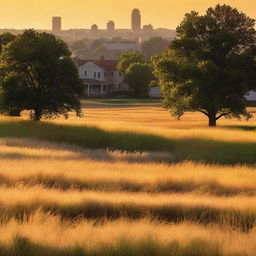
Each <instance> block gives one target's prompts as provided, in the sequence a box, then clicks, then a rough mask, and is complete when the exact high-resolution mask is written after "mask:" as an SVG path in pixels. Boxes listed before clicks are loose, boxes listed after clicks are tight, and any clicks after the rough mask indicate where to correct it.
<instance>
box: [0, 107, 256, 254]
mask: <svg viewBox="0 0 256 256" xmlns="http://www.w3.org/2000/svg"><path fill="white" fill-rule="evenodd" d="M250 110H251V112H255V111H256V110H255V108H251V109H250ZM26 118H27V113H24V116H23V117H22V118H21V119H26ZM1 120H16V119H13V118H6V117H1ZM17 120H19V119H17ZM51 122H53V123H55V124H56V123H57V124H69V125H74V126H95V127H98V128H102V129H103V130H107V131H129V132H134V133H142V134H156V135H161V136H162V137H163V138H171V139H176V138H177V139H181V140H182V139H194V138H199V139H211V140H216V141H226V142H237V143H239V145H240V144H241V145H242V143H252V144H251V145H250V147H248V148H247V149H246V150H247V151H249V150H250V149H251V147H252V146H253V145H254V143H255V142H256V136H255V131H256V119H255V118H253V119H252V120H250V121H249V122H246V121H244V120H242V121H237V120H221V121H220V122H219V127H217V128H213V129H209V128H208V127H207V120H206V119H205V118H204V116H202V115H200V114H198V113H187V114H186V115H185V116H184V117H183V118H182V119H181V121H179V122H178V121H176V120H174V119H173V118H172V117H171V116H170V115H169V114H168V112H167V111H166V110H163V109H161V108H160V107H159V106H157V105H154V104H151V105H146V104H144V105H140V106H132V105H127V106H126V107H122V108H120V107H116V106H114V105H111V106H108V107H106V106H105V105H104V104H100V103H97V104H94V103H90V104H89V105H88V107H87V108H86V109H85V118H82V119H76V118H75V117H74V116H72V115H71V118H70V120H64V119H61V118H60V119H57V120H53V121H51ZM30 128H31V129H32V128H33V126H31V127H30ZM13 129H16V127H13ZM23 129H24V128H23ZM56 129H57V128H56ZM49 131H50V128H49ZM80 132H82V130H81V131H80ZM139 138H140V137H138V139H139ZM177 143H179V141H177ZM184 145H185V144H184ZM230 145H231V144H230ZM197 146H198V147H200V143H199V144H198V145H197ZM228 146H229V144H226V147H227V148H228ZM206 148H207V147H206ZM180 150H182V149H180ZM188 150H193V147H192V145H189V148H188ZM239 150H240V149H239ZM247 151H246V152H247ZM177 152H178V151H177ZM198 152H201V151H198ZM232 152H233V151H231V155H230V156H229V157H232ZM234 152H235V154H236V153H237V152H239V151H234ZM192 153H193V152H192ZM212 153H213V154H214V152H212ZM216 153H217V152H216ZM172 157H174V156H173V155H172V153H170V152H143V153H141V154H140V153H123V152H120V151H114V152H112V151H109V150H89V149H85V148H81V147H78V146H76V145H72V146H71V145H68V144H57V143H50V142H46V141H45V142H44V141H39V140H36V139H21V138H1V139H0V222H1V224H0V255H8V256H18V255H26V256H32V255H35V256H41V255H42V256H48V255H49V256H50V255H54V256H70V255H72V256H81V255H86V256H98V255H100V256H102V255H104V256H124V255H125V256H126V255H129V256H135V255H136V256H148V255H154V256H155V255H156V256H158V255H159V256H160V255H161V256H168V255H170V256H177V255H178V256H188V255H189V256H191V255H196V256H203V255H207V256H213V255H214V256H221V255H227V256H238V255H239V256H242V255H245V256H253V255H255V250H256V246H255V238H256V229H255V225H256V173H255V171H256V167H255V164H254V163H253V162H252V161H250V165H246V164H244V165H239V164H236V165H228V164H226V165H225V166H224V165H220V164H209V163H207V162H206V163H203V162H200V163H196V162H192V161H184V162H182V161H181V162H179V163H172V161H171V160H172ZM236 157H238V156H237V155H234V156H233V158H236ZM199 159H200V157H199ZM202 159H203V158H202ZM234 163H236V161H234ZM248 164H249V162H248ZM152 219H153V220H152Z"/></svg>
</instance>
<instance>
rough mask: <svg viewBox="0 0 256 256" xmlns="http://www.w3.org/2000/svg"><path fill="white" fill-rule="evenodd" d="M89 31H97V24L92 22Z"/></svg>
mask: <svg viewBox="0 0 256 256" xmlns="http://www.w3.org/2000/svg"><path fill="white" fill-rule="evenodd" d="M91 32H92V33H97V32H98V26H97V25H96V24H93V25H92V26H91Z"/></svg>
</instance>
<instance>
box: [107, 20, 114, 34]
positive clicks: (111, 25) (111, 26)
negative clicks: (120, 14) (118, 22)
mask: <svg viewBox="0 0 256 256" xmlns="http://www.w3.org/2000/svg"><path fill="white" fill-rule="evenodd" d="M114 30H115V22H114V21H112V20H110V21H109V22H108V23H107V31H108V32H113V31H114Z"/></svg>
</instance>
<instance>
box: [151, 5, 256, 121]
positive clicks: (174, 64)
mask: <svg viewBox="0 0 256 256" xmlns="http://www.w3.org/2000/svg"><path fill="white" fill-rule="evenodd" d="M152 61H153V65H154V69H155V76H156V77H157V78H158V79H159V83H160V87H161V91H162V94H163V97H164V105H165V106H166V107H167V108H169V109H170V111H171V112H172V114H173V115H174V116H176V117H177V118H179V117H180V116H182V115H183V114H184V112H185V111H200V112H201V113H203V114H205V115H206V116H207V117H208V119H209V126H216V121H217V120H218V119H220V118H221V117H237V118H240V117H241V116H244V117H246V118H250V116H251V115H250V114H249V113H248V112H247V110H246V99H245V95H246V93H248V92H249V91H250V90H251V89H255V88H256V82H255V74H256V31H255V20H254V19H251V18H249V17H247V16H246V15H245V14H244V13H241V12H239V11H238V10H237V9H235V8H232V7H231V6H228V5H217V6H216V7H215V8H209V9H208V10H207V11H206V14H205V15H199V14H198V13H196V12H191V13H189V14H186V15H185V18H184V20H183V21H182V23H181V24H180V26H179V27H178V28H177V38H176V39H175V40H174V41H173V42H172V43H171V44H170V47H169V49H168V50H167V51H165V53H163V54H162V55H160V56H158V57H154V58H153V60H152Z"/></svg>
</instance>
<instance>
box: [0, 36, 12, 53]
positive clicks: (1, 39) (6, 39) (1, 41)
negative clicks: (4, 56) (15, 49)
mask: <svg viewBox="0 0 256 256" xmlns="http://www.w3.org/2000/svg"><path fill="white" fill-rule="evenodd" d="M15 38H16V36H15V35H13V34H11V33H3V34H1V35H0V54H1V52H2V50H3V47H4V46H5V45H7V44H8V43H10V42H12V41H13V40H14V39H15Z"/></svg>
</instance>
